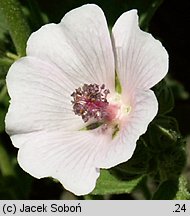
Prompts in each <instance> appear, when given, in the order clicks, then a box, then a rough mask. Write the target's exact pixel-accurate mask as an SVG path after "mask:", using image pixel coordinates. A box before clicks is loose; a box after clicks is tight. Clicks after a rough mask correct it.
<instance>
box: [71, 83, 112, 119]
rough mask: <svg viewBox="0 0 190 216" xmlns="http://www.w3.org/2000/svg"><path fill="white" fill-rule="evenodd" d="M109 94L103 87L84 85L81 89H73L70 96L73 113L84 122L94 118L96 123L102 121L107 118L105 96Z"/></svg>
mask: <svg viewBox="0 0 190 216" xmlns="http://www.w3.org/2000/svg"><path fill="white" fill-rule="evenodd" d="M109 93H110V91H109V89H106V88H105V85H104V84H102V85H101V86H99V85H97V84H89V85H88V84H84V85H83V87H82V88H81V87H79V88H78V89H75V92H73V93H72V94H71V96H72V97H73V101H71V102H72V104H73V111H74V113H75V114H76V115H78V116H81V117H82V119H83V121H84V122H87V121H88V120H89V119H91V118H94V119H96V120H97V121H100V120H103V119H105V118H106V116H107V111H106V109H107V106H108V105H109V103H108V101H107V95H108V94H109Z"/></svg>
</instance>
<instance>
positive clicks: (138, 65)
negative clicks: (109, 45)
mask: <svg viewBox="0 0 190 216" xmlns="http://www.w3.org/2000/svg"><path fill="white" fill-rule="evenodd" d="M112 32H113V40H114V44H115V49H116V62H117V63H116V70H117V73H118V76H119V79H120V82H121V85H122V90H123V92H125V94H126V93H127V94H129V95H130V92H131V91H133V90H134V89H144V90H147V89H150V88H151V87H153V86H154V85H155V84H156V83H158V82H159V81H160V80H161V79H162V78H163V77H164V76H165V75H166V73H167V71H168V54H167V51H166V50H165V48H164V47H163V46H162V44H161V43H160V42H159V41H158V40H156V39H155V38H154V37H153V36H152V35H151V34H149V33H146V32H144V31H142V30H140V28H139V26H138V15H137V11H136V10H131V11H128V12H126V13H124V14H122V15H121V16H120V17H119V19H118V20H117V21H116V23H115V25H114V27H113V31H112Z"/></svg>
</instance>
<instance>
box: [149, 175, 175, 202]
mask: <svg viewBox="0 0 190 216" xmlns="http://www.w3.org/2000/svg"><path fill="white" fill-rule="evenodd" d="M177 191H178V179H170V180H167V181H164V182H163V183H161V184H160V186H159V188H158V189H157V191H156V192H155V193H154V195H153V197H152V199H153V200H171V199H173V198H174V197H175V195H176V193H177Z"/></svg>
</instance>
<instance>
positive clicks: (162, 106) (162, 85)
mask: <svg viewBox="0 0 190 216" xmlns="http://www.w3.org/2000/svg"><path fill="white" fill-rule="evenodd" d="M153 91H154V93H155V94H156V97H157V99H158V105H159V110H158V114H166V113H168V112H170V111H171V110H172V109H173V107H174V97H173V94H172V91H171V89H170V88H169V87H168V86H167V84H166V82H165V80H162V81H160V82H159V83H158V84H157V85H156V86H154V87H153Z"/></svg>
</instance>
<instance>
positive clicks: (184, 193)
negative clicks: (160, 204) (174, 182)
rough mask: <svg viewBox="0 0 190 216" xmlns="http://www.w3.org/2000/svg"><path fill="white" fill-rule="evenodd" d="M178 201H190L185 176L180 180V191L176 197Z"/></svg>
mask: <svg viewBox="0 0 190 216" xmlns="http://www.w3.org/2000/svg"><path fill="white" fill-rule="evenodd" d="M175 199H176V200H190V193H189V191H188V190H187V179H186V177H185V176H184V175H181V176H180V178H179V190H178V192H177V194H176V197H175Z"/></svg>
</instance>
